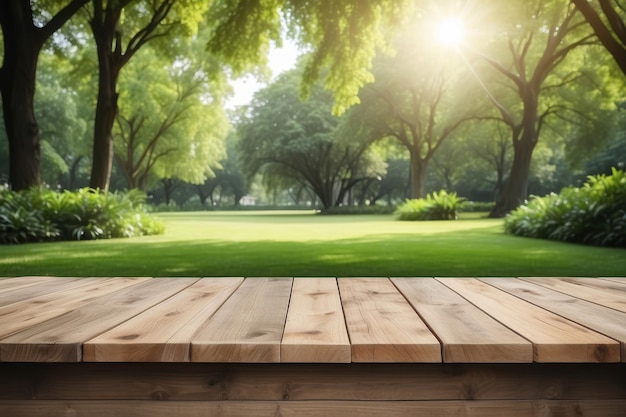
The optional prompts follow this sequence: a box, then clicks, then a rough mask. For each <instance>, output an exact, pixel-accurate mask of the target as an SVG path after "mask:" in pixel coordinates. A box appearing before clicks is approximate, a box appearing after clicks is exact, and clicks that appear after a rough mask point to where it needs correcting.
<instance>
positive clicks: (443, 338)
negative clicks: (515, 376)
mask: <svg viewBox="0 0 626 417" xmlns="http://www.w3.org/2000/svg"><path fill="white" fill-rule="evenodd" d="M392 282H393V283H394V285H395V286H396V287H397V288H398V289H399V290H400V292H401V293H402V294H403V295H404V297H405V298H406V299H407V300H408V301H409V303H411V305H412V306H413V308H414V309H415V310H416V311H417V312H418V313H419V314H420V316H421V317H422V319H423V320H424V321H425V322H426V323H427V324H428V327H429V328H430V329H431V331H432V332H433V333H435V335H436V336H437V338H438V339H439V341H440V342H441V343H442V345H443V359H444V362H478V363H480V362H490V363H497V362H509V363H511V362H532V360H533V348H532V344H531V343H530V342H528V341H527V340H526V339H524V338H522V337H521V336H519V335H518V334H516V333H514V332H512V331H511V330H509V329H508V328H506V327H504V326H503V325H502V324H500V323H499V322H498V321H496V320H495V319H494V318H492V317H491V316H489V315H488V314H486V313H484V312H483V311H482V310H480V309H478V308H477V307H475V306H474V305H473V304H471V303H469V302H468V301H467V300H465V299H464V298H463V297H461V296H459V295H458V294H457V293H455V292H454V291H452V290H451V289H449V288H448V287H446V286H444V285H443V284H441V283H440V282H438V281H436V280H434V279H432V278H396V279H392Z"/></svg>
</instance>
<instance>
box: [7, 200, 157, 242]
mask: <svg viewBox="0 0 626 417" xmlns="http://www.w3.org/2000/svg"><path fill="white" fill-rule="evenodd" d="M144 205H145V194H143V193H141V192H138V191H136V190H131V191H129V192H128V193H126V194H121V193H109V194H102V193H97V192H94V191H93V190H90V189H86V188H85V189H81V190H79V191H77V192H69V191H65V192H63V193H57V192H54V191H51V190H46V189H41V188H33V189H30V190H26V191H21V192H11V191H9V190H0V243H27V242H45V241H53V240H94V239H108V238H117V237H134V236H142V235H153V234H161V233H163V231H164V225H163V223H162V222H160V221H158V220H156V219H154V218H152V217H150V216H149V215H148V214H147V212H146V211H145V209H144Z"/></svg>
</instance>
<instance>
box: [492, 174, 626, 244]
mask: <svg viewBox="0 0 626 417" xmlns="http://www.w3.org/2000/svg"><path fill="white" fill-rule="evenodd" d="M504 226H505V230H506V231H507V233H510V234H514V235H517V236H526V237H536V238H542V239H552V240H560V241H565V242H575V243H584V244H589V245H596V246H616V247H626V174H625V173H624V172H623V171H618V170H615V169H614V170H613V173H612V175H609V176H607V175H598V176H594V177H588V181H587V182H586V183H585V184H584V185H583V186H582V187H581V188H575V187H567V188H564V189H563V190H562V191H561V192H560V193H559V194H550V195H547V196H545V197H540V198H534V199H532V200H531V201H530V202H529V203H528V204H526V205H524V206H520V207H519V208H518V209H516V210H514V211H513V212H511V213H510V214H509V215H508V216H507V217H506V218H505V223H504Z"/></svg>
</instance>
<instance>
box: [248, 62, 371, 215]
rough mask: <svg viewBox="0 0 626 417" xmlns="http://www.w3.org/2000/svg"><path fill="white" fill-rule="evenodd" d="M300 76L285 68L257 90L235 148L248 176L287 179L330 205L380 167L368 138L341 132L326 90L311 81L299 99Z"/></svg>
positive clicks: (323, 203)
mask: <svg viewBox="0 0 626 417" xmlns="http://www.w3.org/2000/svg"><path fill="white" fill-rule="evenodd" d="M299 77H300V74H299V73H298V72H297V71H290V72H287V73H284V74H283V75H281V76H280V77H279V78H278V79H277V80H276V81H275V82H274V83H272V84H271V85H270V86H268V87H267V88H266V89H264V90H262V91H261V92H259V93H257V95H256V96H255V98H254V100H253V102H252V104H251V106H250V109H249V111H248V114H247V115H246V116H244V117H243V120H242V122H241V123H240V125H239V126H238V132H239V136H240V142H239V151H240V155H241V157H242V161H243V167H244V169H245V170H246V171H247V174H248V176H249V177H252V176H253V175H254V174H256V173H262V174H263V175H264V176H265V177H266V178H268V177H286V178H291V179H293V180H294V181H296V182H298V183H299V184H300V185H302V186H303V187H309V188H310V189H311V190H313V192H314V193H315V194H316V195H317V197H318V198H319V199H320V201H321V203H322V205H323V207H324V208H326V209H328V208H331V207H335V206H338V205H340V204H341V203H342V202H343V201H344V198H345V197H346V194H347V192H348V191H349V190H350V189H351V188H352V187H353V186H354V185H355V184H357V183H358V182H360V181H362V180H364V179H365V178H367V177H369V176H372V175H374V176H375V175H379V174H380V171H381V168H382V167H381V166H380V164H378V165H376V164H375V163H374V160H373V159H372V158H371V156H370V155H368V153H367V150H368V147H369V144H370V141H369V140H367V138H363V137H359V136H356V137H355V136H350V137H348V136H346V135H342V134H341V133H342V132H341V131H340V130H339V129H338V126H339V119H338V118H337V117H336V116H333V115H332V114H331V112H330V110H331V108H332V102H333V100H332V96H331V95H330V94H329V93H328V92H325V91H323V90H322V88H321V87H320V86H315V87H314V88H313V90H312V91H311V97H310V99H309V100H307V101H305V102H302V101H301V100H300V98H299V94H298V80H299ZM377 171H378V173H377Z"/></svg>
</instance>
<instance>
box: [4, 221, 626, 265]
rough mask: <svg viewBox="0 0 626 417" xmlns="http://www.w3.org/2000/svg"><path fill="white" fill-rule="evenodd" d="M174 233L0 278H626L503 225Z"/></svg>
mask: <svg viewBox="0 0 626 417" xmlns="http://www.w3.org/2000/svg"><path fill="white" fill-rule="evenodd" d="M159 217H161V218H162V219H163V220H164V221H165V222H166V227H167V230H166V233H165V234H164V235H162V236H151V237H143V238H134V239H115V240H102V241H89V242H59V243H45V244H28V245H21V246H0V276H23V275H56V276H86V277H90V276H154V277H160V276H296V277H298V276H320V277H326V276H338V277H341V276H352V277H354V276H399V277H404V276H461V277H462V276H624V275H626V251H625V250H623V249H606V248H597V247H588V246H580V245H572V244H566V243H559V242H550V241H543V240H535V239H526V238H519V237H514V236H509V235H505V234H504V233H503V226H502V220H494V219H484V218H479V216H477V215H466V216H465V218H462V219H460V220H458V221H455V222H400V221H396V220H394V218H393V217H392V216H381V215H378V216H319V215H314V214H313V213H312V212H197V213H163V214H160V215H159Z"/></svg>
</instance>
